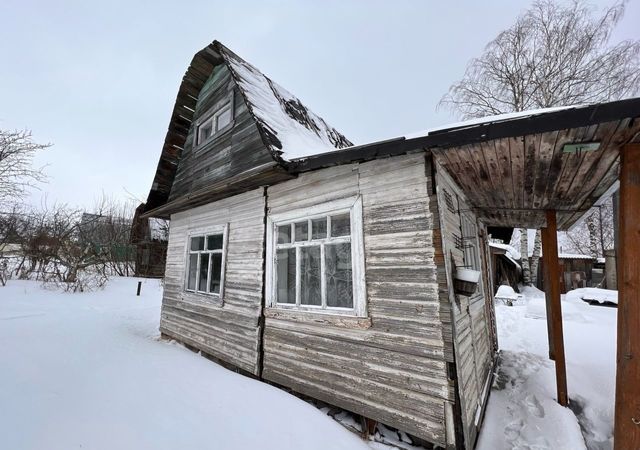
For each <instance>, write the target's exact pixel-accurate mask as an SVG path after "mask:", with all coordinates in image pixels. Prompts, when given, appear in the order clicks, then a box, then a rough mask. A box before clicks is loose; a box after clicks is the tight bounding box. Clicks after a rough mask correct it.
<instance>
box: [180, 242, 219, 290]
mask: <svg viewBox="0 0 640 450" xmlns="http://www.w3.org/2000/svg"><path fill="white" fill-rule="evenodd" d="M223 247H224V233H218V234H207V235H203V236H192V237H191V238H190V240H189V254H188V260H187V263H188V266H187V268H186V278H187V279H186V283H185V284H186V285H185V289H186V290H189V291H194V292H198V293H202V294H218V295H221V293H222V290H223V288H222V279H223V270H224V268H223V267H222V260H223Z"/></svg>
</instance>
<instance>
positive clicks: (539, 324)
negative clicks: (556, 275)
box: [478, 288, 617, 450]
mask: <svg viewBox="0 0 640 450" xmlns="http://www.w3.org/2000/svg"><path fill="white" fill-rule="evenodd" d="M523 293H524V295H525V301H524V302H520V303H517V304H516V303H514V306H512V307H509V306H506V305H502V304H497V305H496V321H497V326H498V342H499V346H500V349H501V364H500V366H499V367H498V368H497V376H496V378H495V382H494V385H493V390H492V393H491V396H490V399H489V405H488V408H487V414H486V417H485V422H484V426H483V429H482V432H481V434H480V438H479V442H478V449H480V450H501V449H514V448H517V449H536V450H542V449H567V450H569V449H570V450H579V449H585V448H588V449H589V450H601V449H611V448H612V444H613V440H612V435H613V402H614V387H615V360H616V313H617V310H616V309H615V308H607V307H602V306H591V305H589V304H588V303H586V302H584V301H582V300H581V298H580V295H576V294H571V293H570V294H568V295H566V296H563V301H562V309H563V325H564V334H565V355H566V359H567V378H568V381H567V384H568V389H569V398H570V402H571V408H570V409H567V408H563V407H561V406H560V405H558V404H557V403H556V401H555V398H556V391H555V369H554V363H553V361H550V360H549V358H548V344H547V325H546V321H545V320H546V319H545V317H546V312H545V304H544V294H543V293H542V292H540V291H538V290H537V289H535V288H526V289H525V290H524V292H523ZM601 294H602V293H601ZM605 294H607V295H608V296H609V297H611V295H612V292H611V291H609V292H608V293H605Z"/></svg>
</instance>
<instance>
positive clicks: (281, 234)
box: [276, 224, 291, 244]
mask: <svg viewBox="0 0 640 450" xmlns="http://www.w3.org/2000/svg"><path fill="white" fill-rule="evenodd" d="M276 232H277V233H278V244H290V243H291V225H290V224H287V225H282V226H281V227H278V229H277V231H276Z"/></svg>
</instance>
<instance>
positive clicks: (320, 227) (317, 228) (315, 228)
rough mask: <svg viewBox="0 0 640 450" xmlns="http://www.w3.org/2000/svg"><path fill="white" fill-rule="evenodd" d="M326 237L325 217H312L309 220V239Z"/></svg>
mask: <svg viewBox="0 0 640 450" xmlns="http://www.w3.org/2000/svg"><path fill="white" fill-rule="evenodd" d="M326 237H327V218H326V217H323V218H321V219H313V220H312V221H311V239H324V238H326Z"/></svg>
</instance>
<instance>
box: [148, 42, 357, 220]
mask: <svg viewBox="0 0 640 450" xmlns="http://www.w3.org/2000/svg"><path fill="white" fill-rule="evenodd" d="M220 64H225V65H226V66H227V68H228V69H229V71H230V72H231V74H232V76H233V79H234V81H235V82H236V85H237V86H238V88H239V91H240V92H241V94H242V96H243V98H244V100H245V102H246V104H247V107H248V109H249V112H250V113H251V115H252V116H253V118H254V120H255V122H256V125H257V126H258V130H259V132H260V136H261V137H262V140H263V142H264V144H265V146H266V147H267V148H268V149H269V151H270V153H271V154H272V156H273V158H274V163H275V164H278V163H279V164H281V165H286V162H287V161H288V160H290V159H293V158H300V157H305V156H309V155H313V154H315V153H324V152H327V151H330V150H335V149H340V148H345V147H349V146H352V145H353V144H352V143H351V142H350V141H349V140H348V139H347V138H346V137H345V136H344V135H343V134H342V133H340V132H339V131H338V130H336V129H335V128H333V127H332V126H330V125H329V124H328V123H327V122H326V121H325V120H324V119H322V118H321V117H320V116H318V115H317V114H315V113H314V112H313V111H311V110H310V109H309V108H307V107H306V106H305V105H304V104H303V103H302V102H301V101H300V100H299V99H298V98H297V97H295V96H294V95H293V94H291V93H290V92H288V91H287V90H286V89H284V88H283V87H281V86H280V85H278V84H277V83H275V82H274V81H273V80H271V79H270V78H268V77H267V76H265V75H264V74H262V73H261V72H260V71H259V70H258V69H257V68H256V67H255V66H253V65H251V64H249V63H248V62H247V61H245V60H243V59H242V58H240V57H239V56H238V55H236V54H235V53H233V52H232V51H231V50H229V49H228V48H227V47H225V46H224V45H222V44H221V43H220V42H218V41H213V42H212V43H211V44H209V45H208V46H207V47H205V48H203V49H202V50H200V51H199V52H198V53H196V54H195V55H194V57H193V59H192V60H191V64H190V65H189V68H188V69H187V71H186V73H185V75H184V77H183V78H182V83H181V84H180V89H179V90H178V95H177V97H176V102H175V105H174V108H173V113H172V115H171V119H170V121H169V129H168V131H167V135H166V137H165V141H164V145H163V147H162V153H161V155H160V160H159V162H158V166H157V169H156V175H155V177H154V180H153V185H152V187H151V190H150V192H149V196H148V197H147V202H146V207H145V210H146V211H149V210H151V209H153V208H157V207H159V206H161V205H163V204H165V203H166V202H167V200H168V198H169V193H170V192H171V186H172V184H173V179H174V177H175V174H176V170H177V167H178V163H179V161H180V156H181V154H182V150H183V148H184V145H185V142H186V139H187V135H188V134H189V129H190V127H191V122H192V121H193V116H194V112H195V109H196V108H195V107H196V102H197V100H198V95H199V93H200V90H201V89H202V87H203V86H204V84H205V82H206V81H207V80H208V79H209V77H210V76H211V74H212V72H213V69H214V68H215V67H216V66H218V65H220Z"/></svg>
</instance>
